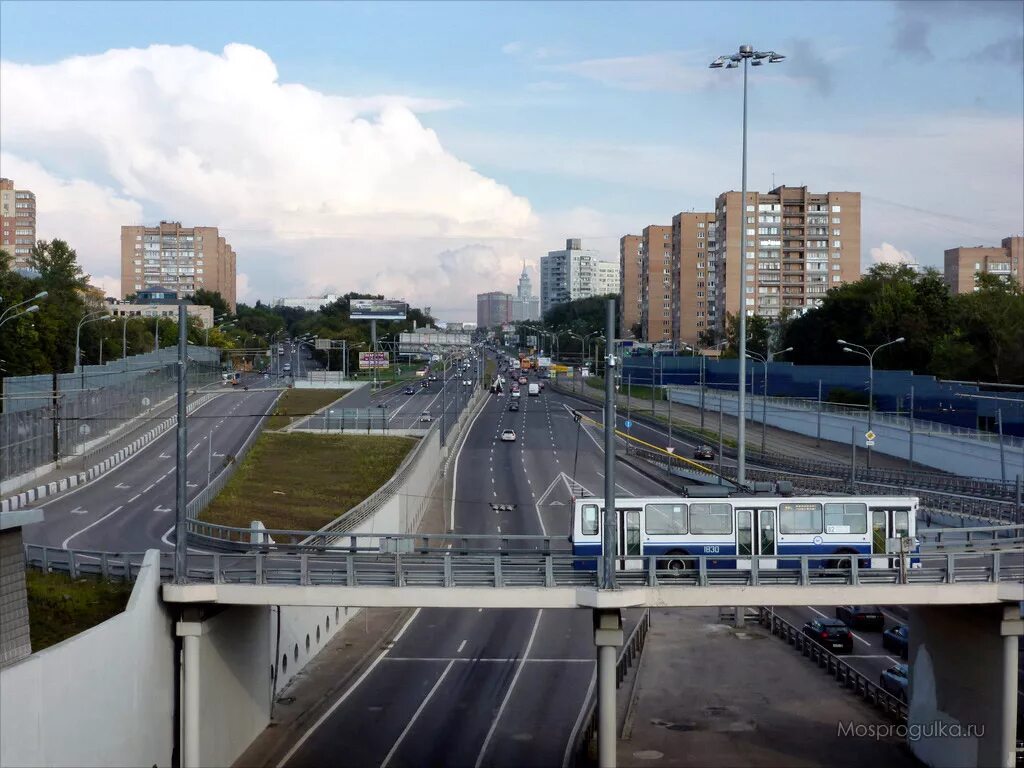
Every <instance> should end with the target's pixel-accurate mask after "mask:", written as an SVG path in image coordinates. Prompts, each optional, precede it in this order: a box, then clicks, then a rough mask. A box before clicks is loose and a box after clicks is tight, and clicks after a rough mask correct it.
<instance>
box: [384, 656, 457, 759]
mask: <svg viewBox="0 0 1024 768" xmlns="http://www.w3.org/2000/svg"><path fill="white" fill-rule="evenodd" d="M453 666H455V660H454V659H453V660H452V661H449V662H448V666H447V667H445V668H444V672H442V673H441V676H440V677H439V678H437V682H436V683H434V687H433V688H431V689H430V692H429V693H428V694H427V697H426V698H425V699H423V701H422V702H420V705H419V707H417V708H416V711H415V712H414V713H413V715H412V717H411V718H410V719H409V722H408V723H407V724H406V726H405V729H404V730H403V731H402V732H401V733H400V734H399V735H398V739H397V740H396V741H395V743H394V745H392V747H391V751H389V752H388V753H387V755H386V756H385V757H384V759H383V760H382V761H381V768H384V766H386V765H387V764H388V763H389V762H391V758H392V757H394V755H395V752H397V751H398V747H399V746H400V745H401V743H402V741H403V740H404V739H405V737H406V735H408V733H409V731H411V730H412V727H413V725H414V724H415V723H416V720H417V719H419V716H420V715H421V714H422V713H423V710H424V709H426V707H427V704H428V703H429V702H430V700H431V699H432V698H433V697H434V694H435V693H437V689H438V688H440V687H441V683H443V682H444V679H445V678H446V677H448V673H449V672H450V671H451V669H452V667H453Z"/></svg>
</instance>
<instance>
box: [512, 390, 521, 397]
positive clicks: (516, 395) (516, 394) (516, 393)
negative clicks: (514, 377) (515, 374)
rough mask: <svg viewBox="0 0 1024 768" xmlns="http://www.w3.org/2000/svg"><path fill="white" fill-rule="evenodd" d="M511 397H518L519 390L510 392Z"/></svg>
mask: <svg viewBox="0 0 1024 768" xmlns="http://www.w3.org/2000/svg"><path fill="white" fill-rule="evenodd" d="M512 397H519V390H518V389H513V390H512Z"/></svg>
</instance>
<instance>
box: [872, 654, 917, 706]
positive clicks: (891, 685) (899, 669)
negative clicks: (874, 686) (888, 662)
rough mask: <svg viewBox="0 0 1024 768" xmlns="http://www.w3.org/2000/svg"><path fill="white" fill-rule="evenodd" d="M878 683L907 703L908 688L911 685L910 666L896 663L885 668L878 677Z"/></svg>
mask: <svg viewBox="0 0 1024 768" xmlns="http://www.w3.org/2000/svg"><path fill="white" fill-rule="evenodd" d="M878 685H879V686H880V687H881V688H882V690H883V691H885V692H886V693H889V694H892V695H893V696H895V697H896V698H897V699H899V700H900V701H902V702H903V703H904V704H906V703H907V689H908V688H909V686H910V668H909V667H908V666H907V665H906V664H895V665H894V666H891V667H889V668H888V669H886V670H884V671H883V672H882V674H881V675H879V677H878Z"/></svg>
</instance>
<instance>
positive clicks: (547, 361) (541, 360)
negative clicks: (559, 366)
mask: <svg viewBox="0 0 1024 768" xmlns="http://www.w3.org/2000/svg"><path fill="white" fill-rule="evenodd" d="M537 367H538V368H550V367H551V358H550V357H538V358H537Z"/></svg>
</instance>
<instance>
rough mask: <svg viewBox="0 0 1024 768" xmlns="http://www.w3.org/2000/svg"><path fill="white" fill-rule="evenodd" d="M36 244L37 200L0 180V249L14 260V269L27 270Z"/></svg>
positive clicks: (25, 191)
mask: <svg viewBox="0 0 1024 768" xmlns="http://www.w3.org/2000/svg"><path fill="white" fill-rule="evenodd" d="M35 242H36V196H35V195H34V194H33V193H32V192H29V191H28V190H27V189H15V188H14V182H13V181H11V180H10V179H0V248H2V249H3V250H5V251H7V253H9V254H10V255H11V257H12V261H11V269H25V268H26V267H28V259H29V256H31V255H32V246H33V245H35Z"/></svg>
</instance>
